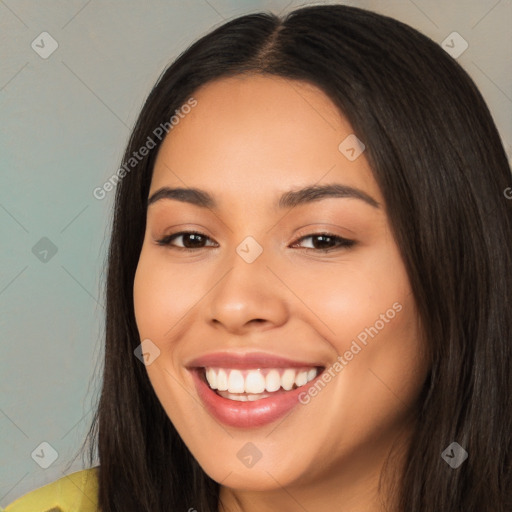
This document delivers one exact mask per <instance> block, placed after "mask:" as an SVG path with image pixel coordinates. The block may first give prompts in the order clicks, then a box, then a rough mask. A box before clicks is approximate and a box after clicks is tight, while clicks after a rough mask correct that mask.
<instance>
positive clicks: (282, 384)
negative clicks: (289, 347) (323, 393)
mask: <svg viewBox="0 0 512 512" xmlns="http://www.w3.org/2000/svg"><path fill="white" fill-rule="evenodd" d="M198 370H199V373H200V377H201V379H202V380H203V381H204V382H205V383H206V384H207V385H208V387H209V388H210V389H211V390H212V391H214V392H215V393H216V394H217V395H219V396H221V397H223V398H226V399H228V400H234V401H238V402H253V401H257V400H263V399H265V398H270V397H273V396H276V395H278V394H282V393H286V392H288V391H293V390H295V389H298V388H300V387H302V386H305V385H307V384H308V383H309V382H311V381H312V380H314V379H315V378H316V377H317V376H318V375H319V374H320V373H322V371H323V370H324V368H323V367H319V366H310V367H303V368H255V369H236V368H219V367H203V368H199V369H198Z"/></svg>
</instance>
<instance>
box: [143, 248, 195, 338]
mask: <svg viewBox="0 0 512 512" xmlns="http://www.w3.org/2000/svg"><path fill="white" fill-rule="evenodd" d="M202 282H203V283H204V278H203V279H201V278H200V276H197V275H195V276H192V275H191V273H190V271H189V270H187V271H185V269H184V267H182V266H180V265H169V264H168V262H166V258H165V256H164V257H162V255H161V254H160V255H159V254H155V253H154V251H153V250H146V249H145V248H143V249H142V252H141V256H140V258H139V264H138V266H137V270H136V273H135V280H134V285H133V302H134V310H135V319H136V323H137V327H138V330H139V334H140V336H141V338H150V339H154V340H155V343H157V344H158V343H159V341H163V340H164V339H165V338H166V337H167V336H166V334H168V333H169V330H170V329H172V328H173V326H174V325H176V324H177V323H178V322H179V320H180V319H181V318H182V317H183V316H184V315H186V314H187V313H188V312H189V311H190V310H191V308H192V307H193V306H194V304H195V303H197V301H198V298H199V297H200V296H201V294H202V293H204V292H203V287H204V284H203V285H201V283H202Z"/></svg>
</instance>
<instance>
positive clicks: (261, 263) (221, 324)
mask: <svg viewBox="0 0 512 512" xmlns="http://www.w3.org/2000/svg"><path fill="white" fill-rule="evenodd" d="M233 252H234V255H233V256H232V257H231V258H230V261H229V270H228V271H227V272H225V273H224V275H223V276H222V277H221V278H220V280H219V281H218V282H217V284H216V285H215V286H214V287H213V289H212V290H211V292H210V293H209V294H208V295H207V297H208V302H207V306H206V314H207V321H208V322H209V323H210V324H212V325H213V326H214V327H216V328H223V329H225V330H226V331H228V332H229V333H231V334H244V333H247V332H250V331H252V330H266V329H270V328H272V327H277V326H280V325H283V324H284V323H285V322H286V321H287V318H288V315H289V310H288V304H287V301H286V288H285V287H284V286H283V284H282V283H281V282H280V280H279V279H277V278H276V276H275V275H274V273H273V272H272V271H271V270H270V269H269V268H268V266H267V264H268V258H267V257H266V254H265V252H266V251H265V250H264V251H263V253H262V254H261V255H260V256H259V257H258V258H257V259H256V260H255V261H253V262H252V263H248V262H247V261H245V260H244V259H243V258H242V257H241V256H240V255H239V254H238V253H236V252H235V251H233Z"/></svg>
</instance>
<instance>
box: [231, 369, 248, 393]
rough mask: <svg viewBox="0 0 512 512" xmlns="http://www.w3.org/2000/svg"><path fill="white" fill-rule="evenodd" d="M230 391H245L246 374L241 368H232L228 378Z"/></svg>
mask: <svg viewBox="0 0 512 512" xmlns="http://www.w3.org/2000/svg"><path fill="white" fill-rule="evenodd" d="M228 391H229V392H230V393H243V392H244V376H243V375H242V372H240V371H239V370H231V373H230V374H229V379H228Z"/></svg>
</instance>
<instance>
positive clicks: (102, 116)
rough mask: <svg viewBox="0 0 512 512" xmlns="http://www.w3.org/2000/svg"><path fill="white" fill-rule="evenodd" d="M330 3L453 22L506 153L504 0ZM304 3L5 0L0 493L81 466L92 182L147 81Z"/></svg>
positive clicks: (100, 266) (96, 266)
mask: <svg viewBox="0 0 512 512" xmlns="http://www.w3.org/2000/svg"><path fill="white" fill-rule="evenodd" d="M317 3H327V2H317ZM332 3H334V2H332ZM341 3H346V4H349V5H357V6H360V7H364V8H368V9H371V10H375V11H377V12H380V13H383V14H386V15H389V16H392V17H395V18H397V19H399V20H401V21H404V22H405V23H408V24H409V25H411V26H413V27H415V28H417V29H418V30H420V31H421V32H423V33H425V34H426V35H428V36H430V37H431V38H432V39H433V40H434V41H436V42H438V43H439V44H441V42H442V41H443V40H444V39H445V38H446V37H447V36H448V35H449V34H450V33H452V32H453V31H457V32H458V33H459V34H460V35H461V36H462V37H463V38H464V39H465V40H466V41H467V42H468V44H469V47H468V49H467V50H466V51H465V52H464V53H463V54H462V55H460V56H459V57H458V58H457V60H458V61H459V62H460V63H461V64H462V65H463V66H464V68H465V69H466V70H467V71H468V72H469V74H470V75H471V76H472V77H473V79H474V80H475V82H476V84H477V85H478V87H479V88H480V90H481V91H482V93H483V95H484V97H485V98H486V100H487V102H488V105H489V107H490V109H491V111H492V113H493V116H494V119H495V122H496V124H497V126H498V129H499V131H500V133H501V136H502V140H503V142H504V145H505V147H506V149H507V152H508V154H509V157H510V155H511V153H512V151H511V147H512V146H511V144H512V121H511V120H512V116H511V112H512V73H511V66H510V62H511V48H512V32H511V31H510V26H512V1H511V0H471V1H453V2H449V3H448V2H445V1H443V0H423V1H422V0H415V1H411V0H401V1H386V2H378V1H370V0H368V1H359V2H341ZM299 5H304V2H298V1H291V2H290V1H289V0H283V1H279V0H275V1H256V0H244V1H242V0H240V1H234V0H231V1H230V0H208V1H207V0H188V1H178V0H174V1H169V0H168V1H157V0H154V1H151V2H142V1H140V0H139V1H136V0H131V1H126V0H125V1H120V0H116V1H108V2H106V1H101V0H89V1H87V0H73V1H64V0H48V1H44V2H36V1H35V0H3V1H2V0H0V52H1V53H0V55H1V58H0V59H1V60H0V116H1V123H0V148H1V159H0V160H1V161H0V172H1V183H2V186H1V188H0V229H1V235H2V236H1V240H2V253H1V262H0V325H1V329H2V331H1V332H2V357H1V359H0V374H1V392H0V505H3V506H5V505H6V504H7V503H10V502H11V501H13V500H14V499H15V498H17V497H19V496H21V495H22V494H24V493H25V492H27V491H28V490H31V489H33V488H36V487H39V486H41V485H44V484H46V483H48V482H51V481H53V480H55V479H57V478H59V477H61V476H63V474H64V473H69V472H71V471H75V470H78V469H82V465H81V461H80V459H77V460H76V461H75V463H74V464H72V465H71V466H69V464H70V462H71V460H72V457H73V456H74V454H75V453H76V451H77V449H78V447H79V445H80V443H81V442H82V440H83V438H84V435H85V433H86V431H87V428H88V427H89V424H90V420H91V417H92V413H91V407H92V405H93V403H94V400H95V398H96V395H97V393H98V390H99V386H98V385H99V379H98V378H96V379H95V378H94V376H95V375H96V377H98V371H99V369H100V368H101V366H100V364H99V363H98V360H99V358H101V355H102V336H103V333H104V326H103V315H104V305H103V303H102V302H103V296H102V292H101V289H102V282H103V279H104V261H105V255H106V249H107V245H108V227H109V222H110V209H111V206H112V200H113V192H110V193H109V194H107V197H106V198H105V199H103V200H101V201H100V200H97V199H95V198H94V197H93V195H92V191H93V189H94V188H95V187H98V186H101V185H102V184H103V183H104V182H105V180H106V179H108V178H109V177H110V176H111V175H112V174H113V173H114V172H115V171H116V170H117V168H118V166H119V164H120V161H121V157H122V152H123V150H124V146H125V144H126V142H127V138H128V135H129V133H130V128H131V127H132V125H133V123H134V121H135V118H136V116H137V114H138V112H139V109H140V107H141V105H142V102H143V101H144V99H145V97H146V95H147V94H148V92H149V90H150V88H151V87H152V85H153V84H154V82H155V81H156V79H157V78H158V76H159V75H160V73H161V72H162V71H163V69H164V68H165V67H166V66H167V65H168V64H169V63H170V61H172V59H174V58H175V57H176V56H177V55H178V54H179V53H180V52H181V51H183V50H184V49H185V48H186V47H187V46H188V45H189V44H190V43H192V42H193V41H194V40H196V39H197V38H198V37H200V36H201V35H204V34H205V33H206V32H208V31H209V30H211V29H212V28H213V27H215V26H218V25H220V24H221V23H223V22H224V21H225V20H228V19H231V18H233V17H236V16H239V15H242V14H245V13H249V12H256V11H260V10H272V11H274V12H276V13H279V12H288V11H289V10H292V9H293V8H295V7H298V6H299ZM43 31H46V32H49V33H50V34H51V36H52V37H53V38H54V39H55V40H56V41H57V42H58V45H59V46H58V49H57V50H56V51H55V52H54V53H53V54H52V55H51V56H50V57H49V58H47V59H43V58H41V57H40V56H39V55H38V54H37V53H36V52H35V51H34V50H33V49H32V47H31V43H32V41H34V40H35V39H36V38H37V37H38V36H39V34H41V33H42V32H43ZM36 42H37V41H36ZM434 72H435V70H434ZM43 237H46V238H47V239H49V240H50V241H51V244H53V245H52V247H53V246H54V247H55V248H56V249H57V252H56V253H55V254H52V251H51V249H48V241H44V240H43V241H42V242H40V240H41V238H43ZM38 243H39V245H36V244H38ZM45 244H46V245H45ZM34 246H36V249H33V247H34ZM45 248H46V250H49V252H48V253H44V250H45ZM95 372H96V373H95ZM41 442H47V443H49V444H50V445H51V446H52V447H53V448H54V449H55V450H56V451H57V453H58V458H57V459H56V460H55V461H54V462H53V464H51V465H50V466H49V467H48V468H47V469H43V468H41V467H40V466H39V465H38V464H37V463H36V462H35V460H41V461H43V459H44V458H45V457H46V460H47V461H48V460H49V459H48V457H49V456H50V455H51V454H50V451H49V450H48V449H46V448H44V447H43V452H41V451H40V450H41V449H39V451H38V452H37V453H40V454H41V453H44V456H41V457H40V458H39V459H38V458H37V457H36V456H34V459H33V458H32V456H31V454H32V452H33V451H34V449H36V447H38V446H39V445H40V444H41Z"/></svg>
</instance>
